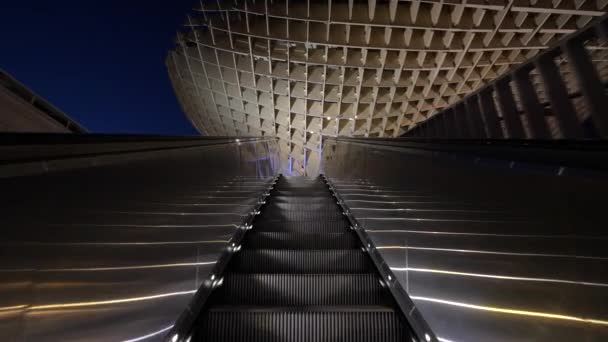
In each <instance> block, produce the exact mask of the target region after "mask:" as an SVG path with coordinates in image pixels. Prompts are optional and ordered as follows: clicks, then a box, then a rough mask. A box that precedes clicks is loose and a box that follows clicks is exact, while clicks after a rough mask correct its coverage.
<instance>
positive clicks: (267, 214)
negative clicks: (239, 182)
mask: <svg viewBox="0 0 608 342" xmlns="http://www.w3.org/2000/svg"><path fill="white" fill-rule="evenodd" d="M273 209H274V210H273ZM259 219H260V220H262V219H272V220H285V221H317V220H319V221H321V220H342V219H343V215H342V212H340V211H338V210H317V211H314V210H306V211H303V210H302V211H296V210H289V211H288V210H277V209H276V208H268V210H264V211H262V213H261V214H260V217H259Z"/></svg>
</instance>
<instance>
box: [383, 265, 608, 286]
mask: <svg viewBox="0 0 608 342" xmlns="http://www.w3.org/2000/svg"><path fill="white" fill-rule="evenodd" d="M391 270H393V271H398V272H422V273H435V274H447V275H455V276H464V277H477V278H490V279H502V280H517V281H534V282H547V283H562V284H572V285H585V286H600V287H608V284H605V283H595V282H587V281H576V280H566V279H552V278H534V277H516V276H507V275H497V274H485V273H470V272H457V271H448V270H436V269H431V268H417V267H391Z"/></svg>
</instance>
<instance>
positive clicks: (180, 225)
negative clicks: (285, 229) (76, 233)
mask: <svg viewBox="0 0 608 342" xmlns="http://www.w3.org/2000/svg"><path fill="white" fill-rule="evenodd" d="M48 225H49V226H90V227H117V228H203V227H235V228H238V227H239V226H238V224H100V223H73V222H70V223H49V224H48Z"/></svg>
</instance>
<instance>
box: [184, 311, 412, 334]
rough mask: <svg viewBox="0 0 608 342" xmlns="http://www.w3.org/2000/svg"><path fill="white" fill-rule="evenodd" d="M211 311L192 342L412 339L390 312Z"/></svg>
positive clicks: (397, 318) (394, 314)
mask: <svg viewBox="0 0 608 342" xmlns="http://www.w3.org/2000/svg"><path fill="white" fill-rule="evenodd" d="M349 309H350V311H346V310H345V311H337V310H336V311H322V312H315V311H299V310H297V308H295V309H292V310H280V311H277V310H276V309H274V310H273V309H269V310H263V309H262V310H247V309H241V310H239V309H238V308H230V307H228V308H221V309H212V310H210V311H209V312H208V313H207V314H206V315H205V316H204V318H203V320H202V325H201V330H199V334H196V335H195V336H194V339H193V341H225V342H237V341H249V342H262V341H263V342H287V341H290V342H342V341H344V342H347V341H348V342H402V341H412V336H411V335H410V334H409V333H408V331H407V330H406V329H404V326H403V325H402V324H401V323H400V320H399V317H398V316H397V314H396V313H395V312H393V311H392V310H382V309H378V310H376V311H373V310H371V309H369V310H362V311H356V310H355V308H349Z"/></svg>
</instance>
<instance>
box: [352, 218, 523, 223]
mask: <svg viewBox="0 0 608 342" xmlns="http://www.w3.org/2000/svg"><path fill="white" fill-rule="evenodd" d="M357 219H359V221H361V220H375V221H418V222H476V223H504V222H509V223H513V224H515V223H520V222H522V221H498V220H467V219H434V218H415V217H361V218H357Z"/></svg>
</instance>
